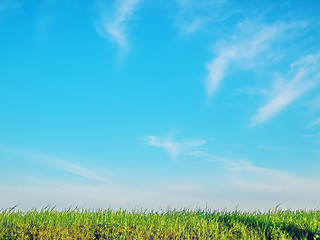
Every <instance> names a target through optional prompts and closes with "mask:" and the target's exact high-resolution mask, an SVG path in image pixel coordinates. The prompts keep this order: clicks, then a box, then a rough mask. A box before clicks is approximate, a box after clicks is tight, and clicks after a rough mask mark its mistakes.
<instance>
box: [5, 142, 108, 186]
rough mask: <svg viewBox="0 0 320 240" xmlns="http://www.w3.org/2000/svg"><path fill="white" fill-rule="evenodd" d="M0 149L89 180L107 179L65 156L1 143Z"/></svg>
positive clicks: (104, 180)
mask: <svg viewBox="0 0 320 240" xmlns="http://www.w3.org/2000/svg"><path fill="white" fill-rule="evenodd" d="M0 149H2V150H5V151H9V152H12V153H14V154H16V155H19V156H22V157H25V158H29V159H33V160H36V161H40V162H42V163H43V164H48V165H50V166H53V167H55V168H57V169H61V170H63V171H65V172H69V173H72V174H75V175H78V176H81V177H84V178H86V179H88V180H95V181H100V182H106V181H107V180H106V179H105V178H104V177H103V176H100V175H99V174H97V173H96V172H93V171H91V170H89V169H87V168H85V167H83V166H81V165H79V164H75V163H73V162H71V161H67V160H65V159H63V158H59V157H53V156H47V155H44V154H42V153H38V152H33V151H29V150H25V149H16V148H11V147H7V146H2V145H0Z"/></svg>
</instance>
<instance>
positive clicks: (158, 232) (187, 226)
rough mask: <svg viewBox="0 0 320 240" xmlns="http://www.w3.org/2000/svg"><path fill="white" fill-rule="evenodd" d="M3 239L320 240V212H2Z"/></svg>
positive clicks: (0, 235) (53, 210) (47, 210)
mask: <svg viewBox="0 0 320 240" xmlns="http://www.w3.org/2000/svg"><path fill="white" fill-rule="evenodd" d="M0 239H320V211H319V210H317V211H316V210H314V211H302V210H299V211H291V210H286V211H284V210H272V211H268V212H251V213H250V212H241V211H232V212H228V211H209V210H195V211H190V210H179V211H178V210H168V211H163V212H147V211H126V210H118V211H114V210H111V209H108V210H79V209H77V208H76V209H73V210H71V209H68V210H64V211H57V210H55V209H54V208H51V209H49V208H46V209H43V210H40V211H37V210H31V211H25V212H24V211H18V210H15V209H14V208H12V209H6V210H0Z"/></svg>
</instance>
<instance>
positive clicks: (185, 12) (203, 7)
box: [174, 0, 233, 35]
mask: <svg viewBox="0 0 320 240" xmlns="http://www.w3.org/2000/svg"><path fill="white" fill-rule="evenodd" d="M176 2H177V4H178V6H179V12H178V14H175V16H174V19H175V22H176V24H177V26H178V27H179V28H180V29H181V30H182V33H183V34H185V35H188V34H191V33H194V32H196V31H198V30H200V29H201V28H202V27H203V25H205V24H206V23H208V22H210V21H216V22H217V21H218V22H221V21H223V20H225V19H227V18H228V17H230V16H231V15H232V12H233V11H232V10H231V11H230V9H225V8H224V5H225V3H226V1H225V0H205V1H195V0H176Z"/></svg>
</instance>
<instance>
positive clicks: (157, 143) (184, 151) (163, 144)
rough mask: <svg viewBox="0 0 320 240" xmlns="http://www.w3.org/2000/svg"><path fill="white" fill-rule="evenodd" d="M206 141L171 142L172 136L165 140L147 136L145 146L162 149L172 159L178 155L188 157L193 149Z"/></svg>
mask: <svg viewBox="0 0 320 240" xmlns="http://www.w3.org/2000/svg"><path fill="white" fill-rule="evenodd" d="M205 143H206V141H204V140H197V141H181V142H177V141H173V139H172V136H167V137H165V138H162V137H158V136H153V135H148V136H146V144H147V145H149V146H153V147H159V148H162V149H164V150H165V151H166V152H167V153H168V154H169V155H170V156H171V157H172V158H174V159H175V158H177V157H178V156H179V155H190V154H191V153H192V152H193V151H194V150H195V149H197V148H198V147H200V146H202V145H204V144H205Z"/></svg>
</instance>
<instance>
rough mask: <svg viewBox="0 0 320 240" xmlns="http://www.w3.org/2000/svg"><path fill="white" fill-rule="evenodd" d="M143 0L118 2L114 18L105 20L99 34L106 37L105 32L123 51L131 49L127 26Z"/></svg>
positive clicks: (119, 0)
mask: <svg viewBox="0 0 320 240" xmlns="http://www.w3.org/2000/svg"><path fill="white" fill-rule="evenodd" d="M140 2H141V0H117V1H116V9H115V11H114V17H113V18H106V17H105V19H104V20H103V23H102V27H101V28H97V31H98V33H99V34H100V35H101V36H102V37H105V32H106V33H107V34H108V38H109V37H111V39H112V40H113V41H114V42H116V43H117V45H118V46H119V47H120V49H122V50H123V51H127V50H128V48H129V44H128V37H127V33H126V30H127V25H128V21H129V20H130V17H131V16H132V14H133V13H134V12H135V10H136V8H137V6H138V4H139V3H140Z"/></svg>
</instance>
